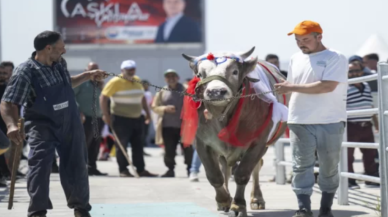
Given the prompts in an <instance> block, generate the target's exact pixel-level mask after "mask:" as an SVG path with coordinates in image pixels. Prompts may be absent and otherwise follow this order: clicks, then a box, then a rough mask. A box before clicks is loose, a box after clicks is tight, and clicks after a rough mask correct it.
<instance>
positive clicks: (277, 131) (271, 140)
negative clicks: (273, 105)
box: [258, 62, 289, 144]
mask: <svg viewBox="0 0 388 217" xmlns="http://www.w3.org/2000/svg"><path fill="white" fill-rule="evenodd" d="M258 64H259V65H261V66H262V67H263V68H264V69H265V70H267V72H269V73H270V74H271V75H272V77H273V78H274V79H275V81H276V83H279V81H278V79H277V78H276V77H275V76H274V75H273V73H272V72H271V70H269V69H268V68H267V67H266V66H265V65H264V64H261V63H259V62H258ZM283 104H284V105H286V95H285V94H283ZM282 126H283V123H281V122H280V124H279V126H278V129H277V130H276V133H275V134H274V135H273V136H272V138H271V139H270V140H269V141H268V143H267V144H271V143H273V140H274V139H275V138H276V137H277V135H278V134H279V133H280V129H281V128H282ZM287 130H288V127H287ZM287 130H286V137H287V138H289V134H288V133H289V131H287Z"/></svg>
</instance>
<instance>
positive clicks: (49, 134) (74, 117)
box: [1, 31, 107, 217]
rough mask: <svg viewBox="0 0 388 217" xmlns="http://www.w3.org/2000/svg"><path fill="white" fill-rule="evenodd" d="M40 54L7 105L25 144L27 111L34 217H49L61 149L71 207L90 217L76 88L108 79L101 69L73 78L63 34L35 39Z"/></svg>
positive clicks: (15, 133) (19, 76) (17, 139)
mask: <svg viewBox="0 0 388 217" xmlns="http://www.w3.org/2000/svg"><path fill="white" fill-rule="evenodd" d="M34 47H35V52H33V53H32V55H31V57H30V58H29V59H28V60H27V61H25V62H24V63H22V64H20V65H19V66H18V67H17V68H16V69H15V71H14V73H13V75H12V77H11V79H10V80H9V83H8V86H7V88H6V90H5V93H4V96H3V98H2V102H1V115H2V117H3V120H4V122H5V123H6V125H7V128H8V131H7V135H8V138H9V139H10V140H12V141H13V142H14V143H15V144H17V145H21V144H22V143H23V141H24V139H25V135H22V134H21V133H20V132H19V129H18V127H17V119H18V114H17V113H15V112H14V111H15V110H17V106H21V105H23V106H24V108H25V109H24V115H23V117H24V119H25V132H26V134H27V137H28V141H27V143H28V145H29V146H30V154H29V159H28V166H29V169H30V172H29V175H28V179H27V191H28V193H29V195H30V198H31V200H30V204H29V208H28V217H46V213H47V210H48V209H52V208H53V206H52V203H51V201H50V199H49V181H50V169H51V165H52V161H53V159H54V155H55V150H57V152H58V154H59V156H60V169H59V172H60V178H61V184H62V187H63V190H64V192H65V195H66V201H67V205H68V207H69V208H73V209H74V215H75V217H90V214H89V211H90V210H91V206H90V204H89V180H88V172H87V152H86V144H85V143H86V140H85V135H84V129H83V126H82V123H81V120H80V114H79V111H78V108H77V105H76V102H75V98H74V92H73V89H72V88H74V87H77V86H78V85H80V84H82V83H83V82H85V81H88V80H98V81H100V80H102V79H104V78H105V77H106V76H107V74H106V72H104V71H101V70H93V71H86V72H84V73H81V74H79V75H76V76H72V77H70V74H69V71H68V70H67V64H66V61H65V60H64V59H63V58H62V55H63V54H64V53H66V50H65V44H64V42H63V39H62V37H61V35H60V34H59V33H57V32H53V31H44V32H42V33H40V34H38V35H37V36H36V37H35V39H34Z"/></svg>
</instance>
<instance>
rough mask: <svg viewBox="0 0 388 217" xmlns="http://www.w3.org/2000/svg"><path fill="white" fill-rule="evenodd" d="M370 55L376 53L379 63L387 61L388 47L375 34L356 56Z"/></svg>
mask: <svg viewBox="0 0 388 217" xmlns="http://www.w3.org/2000/svg"><path fill="white" fill-rule="evenodd" d="M370 53H377V54H378V55H379V59H380V60H379V61H387V59H388V45H387V43H385V41H384V40H383V39H382V38H381V37H380V36H379V35H377V34H374V35H371V36H370V37H369V38H368V39H367V40H366V41H365V42H364V44H363V45H362V46H361V48H360V49H359V50H358V51H357V55H359V56H361V57H363V56H365V55H367V54H370Z"/></svg>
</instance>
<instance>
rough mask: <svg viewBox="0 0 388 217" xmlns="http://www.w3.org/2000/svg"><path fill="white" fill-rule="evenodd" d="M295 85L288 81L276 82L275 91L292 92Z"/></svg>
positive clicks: (279, 92) (278, 92) (280, 92)
mask: <svg viewBox="0 0 388 217" xmlns="http://www.w3.org/2000/svg"><path fill="white" fill-rule="evenodd" d="M292 87H293V85H292V84H290V83H288V82H287V81H285V82H283V83H277V84H275V89H276V90H275V91H276V93H277V94H288V93H291V92H292Z"/></svg>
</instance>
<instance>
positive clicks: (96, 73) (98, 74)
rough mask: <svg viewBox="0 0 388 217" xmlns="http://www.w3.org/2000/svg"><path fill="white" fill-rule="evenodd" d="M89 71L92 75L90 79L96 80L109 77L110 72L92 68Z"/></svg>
mask: <svg viewBox="0 0 388 217" xmlns="http://www.w3.org/2000/svg"><path fill="white" fill-rule="evenodd" d="M88 73H89V75H90V80H94V81H102V80H104V79H105V78H107V77H108V73H106V72H105V71H103V70H100V69H96V70H91V71H88Z"/></svg>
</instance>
